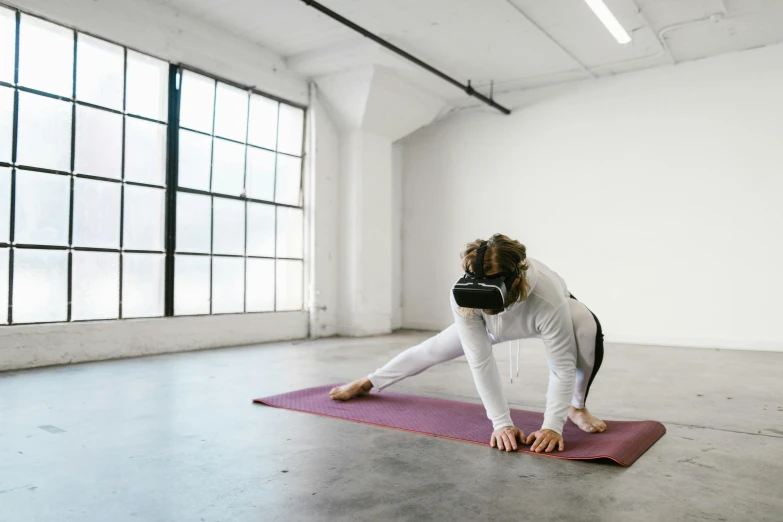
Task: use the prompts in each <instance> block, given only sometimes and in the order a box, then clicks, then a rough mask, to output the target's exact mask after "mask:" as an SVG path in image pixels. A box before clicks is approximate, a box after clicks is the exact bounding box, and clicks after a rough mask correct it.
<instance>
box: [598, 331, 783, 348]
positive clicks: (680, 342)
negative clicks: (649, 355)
mask: <svg viewBox="0 0 783 522" xmlns="http://www.w3.org/2000/svg"><path fill="white" fill-rule="evenodd" d="M604 340H605V341H606V342H607V343H613V344H641V345H648V346H674V347H679V348H717V349H721V350H750V351H763V352H783V343H780V342H773V341H753V340H736V339H706V338H705V339H691V338H686V337H658V336H646V335H605V336H604Z"/></svg>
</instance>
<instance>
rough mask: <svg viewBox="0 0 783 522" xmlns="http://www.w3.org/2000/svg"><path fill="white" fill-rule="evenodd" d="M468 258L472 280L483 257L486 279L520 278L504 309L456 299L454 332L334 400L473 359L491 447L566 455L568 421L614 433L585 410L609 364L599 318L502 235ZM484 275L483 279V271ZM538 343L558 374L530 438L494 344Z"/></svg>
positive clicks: (340, 390)
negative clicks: (516, 416)
mask: <svg viewBox="0 0 783 522" xmlns="http://www.w3.org/2000/svg"><path fill="white" fill-rule="evenodd" d="M482 245H483V248H481V247H482ZM480 248H481V250H482V251H479V250H480ZM477 252H479V255H478V256H477ZM461 256H462V268H463V270H465V272H466V273H467V275H469V276H471V277H475V274H476V273H477V271H476V270H475V268H476V267H475V265H476V259H477V257H478V258H483V274H488V275H487V276H486V277H488V278H492V277H495V276H497V275H500V274H511V276H510V278H509V279H507V281H509V282H510V281H511V280H512V279H511V278H514V276H516V277H515V278H514V279H513V283H511V282H510V284H509V285H508V290H507V292H506V295H505V301H503V305H504V306H503V308H499V309H490V310H487V309H484V310H482V309H475V308H464V307H460V306H458V305H457V302H456V300H455V297H454V295H452V297H451V308H452V312H453V314H454V324H453V325H451V326H449V327H448V328H446V329H445V330H444V331H442V332H441V333H439V334H438V335H436V336H435V337H432V338H430V339H427V340H426V341H424V342H423V343H421V344H419V345H417V346H414V347H412V348H409V349H407V350H405V351H404V352H402V353H401V354H399V355H398V356H396V357H395V358H394V359H392V360H391V361H389V362H388V363H386V365H384V366H383V367H382V368H379V369H377V370H376V371H375V372H373V373H371V374H370V375H369V376H367V377H365V378H362V379H359V380H357V381H354V382H352V383H350V384H346V385H344V386H339V387H337V388H334V389H333V390H332V391H331V392H330V396H331V397H332V399H335V400H349V399H352V398H353V397H356V396H359V395H366V394H367V393H369V391H370V389H372V388H378V390H379V391H380V390H383V389H385V388H387V387H388V386H391V385H392V384H394V383H396V382H398V381H401V380H402V379H405V378H406V377H411V376H413V375H418V374H420V373H421V372H423V371H424V370H426V369H427V368H430V367H431V366H434V365H436V364H438V363H442V362H445V361H450V360H452V359H455V358H457V357H459V356H461V355H465V357H466V358H467V360H468V364H469V365H470V369H471V372H472V373H473V380H474V381H475V384H476V389H477V390H478V393H479V396H480V397H481V401H482V402H483V403H484V408H485V409H486V411H487V417H488V418H489V420H490V421H492V427H493V430H494V432H493V433H492V438H491V440H490V446H491V447H493V448H494V447H497V448H498V449H499V450H505V451H512V450H516V449H517V448H518V446H517V444H518V443H521V444H532V448H531V449H532V450H533V451H535V452H538V453H540V452H542V451H543V452H546V453H549V452H551V451H552V450H554V449H555V448H557V449H559V450H560V451H563V450H564V449H565V444H564V442H563V436H562V434H563V425H564V424H565V422H566V417H568V418H570V419H571V421H572V422H573V423H574V424H576V425H577V426H579V428H581V429H582V430H584V431H586V432H588V433H598V432H602V431H604V430H606V424H604V422H603V421H602V420H601V419H598V418H597V417H595V416H593V415H591V414H590V412H589V411H587V408H586V407H585V400H586V399H587V394H588V392H589V391H590V385H591V384H592V382H593V379H594V378H595V375H596V373H597V372H598V369H599V368H600V366H601V361H602V359H603V352H604V349H603V333H602V331H601V324H600V323H599V322H598V318H596V317H595V316H594V315H593V314H592V312H590V310H588V309H587V307H586V306H585V305H583V304H582V303H580V302H579V301H577V300H576V299H575V298H574V296H572V295H571V294H570V292H569V291H568V288H567V286H566V283H565V281H563V279H562V278H561V277H560V276H559V275H557V274H556V273H555V272H553V271H552V270H550V269H549V268H547V267H546V266H545V265H544V264H543V263H541V262H540V261H537V260H535V259H529V258H527V253H526V249H525V246H524V245H522V244H521V243H519V242H517V241H515V240H513V239H509V238H508V237H506V236H504V235H501V234H495V235H494V236H492V237H491V238H490V239H489V240H487V241H486V242H484V241H482V240H477V241H474V242H473V243H469V244H468V245H466V248H465V250H464V251H463V252H462V255H461ZM478 274H479V275H478V277H479V278H480V277H482V271H481V270H479V271H478ZM493 274H494V275H493ZM530 337H538V338H540V339H542V340H543V341H544V345H545V347H546V356H547V362H548V364H549V370H550V372H549V389H548V391H547V401H546V411H545V413H544V423H543V424H542V425H541V429H540V430H538V431H536V432H534V433H531V434H529V435H528V436H527V438H525V434H524V433H522V432H521V431H520V430H519V429H517V428H515V427H514V423H513V422H512V421H511V414H510V412H509V408H508V402H507V401H506V396H505V394H504V392H503V387H502V386H501V383H500V373H499V372H498V367H497V364H496V362H495V358H494V356H493V355H492V345H493V344H497V343H502V342H506V341H513V340H516V339H524V338H530ZM509 364H510V361H509Z"/></svg>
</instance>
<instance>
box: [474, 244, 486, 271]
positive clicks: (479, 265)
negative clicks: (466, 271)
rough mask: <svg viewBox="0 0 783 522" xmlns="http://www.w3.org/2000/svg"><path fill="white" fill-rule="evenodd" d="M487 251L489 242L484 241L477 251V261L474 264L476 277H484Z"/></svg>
mask: <svg viewBox="0 0 783 522" xmlns="http://www.w3.org/2000/svg"><path fill="white" fill-rule="evenodd" d="M486 251H487V242H486V241H484V242H482V243H481V245H480V246H479V247H478V250H477V251H476V263H475V265H474V266H473V273H474V274H476V279H483V278H484V253H485V252H486Z"/></svg>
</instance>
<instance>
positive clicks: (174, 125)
mask: <svg viewBox="0 0 783 522" xmlns="http://www.w3.org/2000/svg"><path fill="white" fill-rule="evenodd" d="M174 68H176V73H177V77H176V78H177V80H176V96H175V97H174V98H172V97H171V96H170V98H169V106H170V107H171V102H172V101H173V100H176V105H177V107H176V118H174V119H171V118H170V120H169V129H170V132H171V134H170V138H171V136H172V135H176V139H177V140H178V139H179V131H180V130H185V131H187V132H192V133H195V134H199V135H202V136H205V137H208V138H210V140H211V142H210V170H209V190H201V189H194V188H190V187H180V186H179V183H178V178H179V173H178V169H179V161H178V159H179V157H178V154H179V148H178V147H177V151H176V156H174V160H173V161H172V162H171V163H173V165H171V164H170V165H169V168H170V169H173V170H176V171H177V172H176V173H175V175H174V177H173V178H170V180H169V183H168V185H169V186H170V187H173V188H172V190H171V193H173V194H174V198H173V199H174V200H176V199H177V197H176V196H177V194H178V193H180V192H183V193H188V194H196V195H202V196H207V197H209V198H210V213H211V216H210V227H211V230H210V251H209V253H205V252H186V251H183V252H180V251H178V250H176V248H171V249H170V250H169V251H170V252H171V257H172V258H176V256H177V255H180V256H201V257H204V256H209V259H210V261H209V312H208V313H205V314H182V315H177V314H175V313H174V306H175V304H174V284H175V283H174V279H175V274H176V272H175V271H174V264H175V262H174V259H172V261H171V265H172V271H171V277H170V279H171V292H170V298H171V302H170V303H168V302H167V306H170V308H171V312H172V316H173V317H203V316H208V315H226V314H233V313H244V314H248V313H262V314H263V313H280V312H290V311H296V310H278V307H277V265H278V263H277V261H296V262H299V263H301V264H302V279H303V283H304V277H305V273H304V267H305V254H304V245H305V244H306V241H307V238H306V237H305V234H304V233H303V235H302V246H303V255H302V257H301V258H289V257H278V256H277V239H278V238H277V208H278V207H285V208H294V209H297V210H302V211H304V182H305V179H304V178H305V176H304V169H305V165H306V162H305V160H306V157H307V151H306V138H307V130H308V128H307V114H308V108H307V107H306V106H304V105H301V104H298V103H293V102H291V101H288V100H285V99H282V98H279V97H276V96H272V95H269V94H267V93H265V92H262V91H259V90H257V89H254V88H253V87H248V86H245V85H240V84H238V83H235V82H232V81H230V80H226V79H224V78H220V77H218V76H217V75H214V74H211V73H208V72H205V71H203V70H200V69H197V68H194V67H190V66H187V65H183V64H179V65H173V64H172V71H173V70H174ZM185 71H188V72H190V73H195V74H198V75H201V76H203V77H205V78H208V79H210V80H212V81H213V82H214V93H213V102H212V132H211V133H207V132H204V131H199V130H195V129H192V128H190V127H187V126H183V125H180V124H179V121H180V116H181V102H182V85H183V78H184V72H185ZM219 83H224V84H226V85H229V86H231V87H235V88H237V89H241V90H242V91H244V92H246V93H247V94H248V98H247V102H248V103H247V122H246V126H245V141H244V142H241V141H237V140H234V139H231V138H224V137H222V136H217V135H216V134H215V122H216V120H217V92H218V84H219ZM254 94H255V95H259V96H263V97H265V98H268V99H271V100H273V101H275V102H276V103H277V104H278V107H277V121H276V122H275V148H274V149H269V148H266V147H260V146H258V145H252V144H251V143H249V140H248V139H249V133H250V105H251V98H252V96H253V95H254ZM281 104H285V105H289V106H292V107H295V108H297V109H300V110H302V145H301V149H300V155H296V154H289V153H285V152H279V151H278V150H277V149H278V148H279V141H280V112H281V111H280V105H281ZM170 116H171V113H170ZM215 140H223V141H226V142H229V143H234V144H237V145H242V146H244V147H245V150H244V170H243V193H242V195H240V196H234V195H231V194H222V193H216V192H213V191H212V182H213V175H214V149H215ZM169 143H171V139H170V141H169ZM177 145H178V143H177ZM250 148H253V149H257V150H264V151H267V152H271V153H273V154H275V174H274V187H273V193H272V194H273V195H272V201H268V200H261V199H255V198H250V197H247V155H248V150H249V149H250ZM279 155H282V156H288V157H292V158H297V159H299V160H301V165H300V168H299V194H300V198H301V199H300V201H301V202H302V204H301V205H290V204H286V203H278V202H276V201H274V200H275V199H276V197H277V158H278V156H279ZM169 157H171V153H169ZM173 179H176V181H177V183H176V184H175V183H174V182H173V181H172V180H173ZM215 198H222V199H228V200H235V201H242V202H244V213H245V220H244V222H245V234H244V236H245V237H244V252H245V253H244V254H242V255H240V254H215V253H214V241H215V234H214V231H215V230H214V224H215V209H214V202H215ZM248 203H261V204H266V205H271V206H273V207H274V225H273V230H274V240H273V241H274V255H273V256H272V257H269V256H255V255H249V254H248V253H247V237H248V222H247V220H248ZM169 216H170V217H171V220H170V221H169V222H167V227H169V226H171V229H169V230H168V234H170V235H171V236H173V237H174V240H173V243H172V244H173V245H174V246H175V244H176V205H174V209H173V210H170V212H169ZM303 219H304V214H303ZM215 257H223V258H240V257H241V258H244V267H245V270H244V278H243V279H244V285H243V311H242V312H226V313H223V312H220V313H218V314H215V313H214V312H213V304H214V298H213V297H214V288H213V273H214V263H213V260H214V258H215ZM248 259H267V260H272V261H274V263H273V274H272V280H273V294H272V302H273V306H272V310H268V311H263V312H248V311H247V293H248V288H247V260H248ZM303 291H304V285H303ZM168 295H169V294H168V293H167V297H168ZM167 309H168V308H167ZM305 309H306V301H305V299H304V294H303V295H302V308H301V310H305ZM167 316H168V314H167Z"/></svg>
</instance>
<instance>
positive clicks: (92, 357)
mask: <svg viewBox="0 0 783 522" xmlns="http://www.w3.org/2000/svg"><path fill="white" fill-rule="evenodd" d="M307 321H308V314H307V313H306V312H284V313H264V314H240V315H211V316H199V317H173V318H172V317H169V318H161V319H127V320H122V321H105V322H104V321H96V322H89V323H60V324H41V325H33V326H4V327H2V328H0V371H4V370H15V369H20V368H33V367H37V366H50V365H53V364H70V363H77V362H84V361H99V360H103V359H117V358H122V357H134V356H140V355H155V354H161V353H173V352H185V351H190V350H202V349H206V348H219V347H224V346H240V345H246V344H256V343H262V342H269V341H283V340H290V339H302V338H304V337H307V328H308V324H307Z"/></svg>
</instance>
